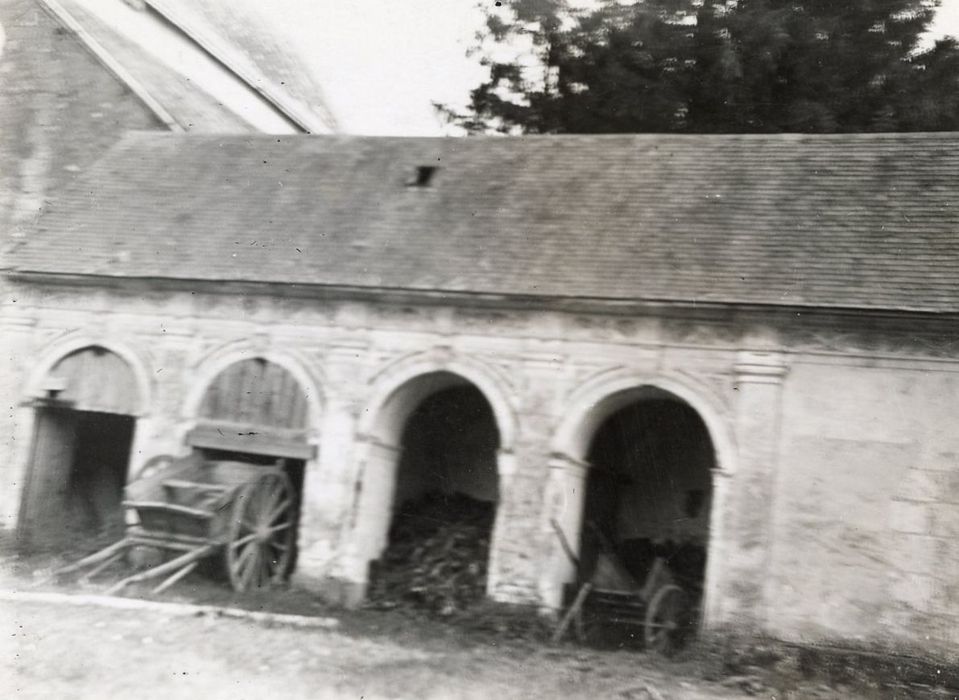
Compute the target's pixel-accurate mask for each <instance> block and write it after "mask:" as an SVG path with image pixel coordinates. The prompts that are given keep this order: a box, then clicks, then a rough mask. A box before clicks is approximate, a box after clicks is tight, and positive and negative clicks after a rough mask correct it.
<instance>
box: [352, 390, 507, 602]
mask: <svg viewBox="0 0 959 700" xmlns="http://www.w3.org/2000/svg"><path fill="white" fill-rule="evenodd" d="M378 427H379V434H378V436H377V439H378V440H379V442H380V443H381V444H382V445H385V446H389V449H387V450H381V451H380V455H381V459H384V460H385V462H386V463H385V464H383V465H382V466H383V469H381V470H380V475H381V476H380V479H381V480H382V481H384V482H386V484H379V485H377V484H369V483H366V480H365V481H364V484H363V488H364V489H367V488H385V491H386V493H384V497H383V498H382V499H381V508H382V510H383V511H385V512H380V513H372V512H368V513H367V514H366V515H365V516H363V515H362V514H361V517H369V518H372V519H375V520H378V521H379V526H378V527H377V526H374V528H373V531H374V532H375V531H376V530H379V531H380V533H381V534H380V535H379V537H378V538H377V539H379V541H380V543H379V544H380V546H379V547H374V548H373V551H372V554H373V557H372V558H374V559H375V561H374V562H373V564H372V566H371V586H370V589H369V597H370V598H371V599H373V600H379V601H384V602H387V603H395V602H399V601H400V600H407V601H410V602H412V603H414V604H419V605H422V606H424V607H428V608H430V609H433V610H437V611H441V612H447V613H449V612H453V611H455V610H458V609H462V608H465V607H467V606H468V605H469V604H471V603H473V602H475V601H476V600H478V599H480V598H482V597H483V596H484V595H485V592H486V585H487V563H488V558H489V550H490V540H491V537H492V531H493V524H494V518H495V515H496V503H497V502H498V500H499V486H498V469H497V458H498V452H499V447H500V434H499V429H498V427H497V423H496V418H495V416H494V413H493V409H492V407H491V405H490V403H489V401H488V400H487V399H486V397H485V396H484V395H483V393H482V392H481V391H480V390H479V389H478V388H477V387H476V386H475V385H473V384H471V383H470V382H468V381H466V380H465V379H463V378H462V377H460V376H458V375H455V374H453V373H450V372H434V373H430V374H427V375H424V376H420V377H418V378H416V379H413V380H410V381H409V382H407V383H406V384H405V385H403V386H402V387H401V388H400V389H398V390H397V391H396V392H394V394H393V395H392V396H391V397H390V398H389V399H388V400H387V402H386V404H385V405H384V407H383V420H382V421H381V422H380V424H379V426H378ZM374 536H375V535H374ZM377 549H378V550H379V551H376V550H377Z"/></svg>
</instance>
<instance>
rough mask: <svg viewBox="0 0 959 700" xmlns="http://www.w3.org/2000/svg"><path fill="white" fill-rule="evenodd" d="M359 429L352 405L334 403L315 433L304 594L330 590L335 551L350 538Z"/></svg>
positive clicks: (301, 535) (300, 571)
mask: <svg viewBox="0 0 959 700" xmlns="http://www.w3.org/2000/svg"><path fill="white" fill-rule="evenodd" d="M355 424H356V419H355V416H354V414H353V410H352V406H351V404H350V403H349V402H347V401H344V400H342V399H340V398H332V399H330V400H328V401H327V402H326V404H325V406H324V411H323V416H322V419H321V421H320V425H317V426H311V429H310V442H311V443H312V444H314V445H315V447H316V450H317V452H316V457H314V458H313V459H311V460H309V461H307V463H306V465H305V473H304V477H303V492H302V494H301V495H300V498H301V503H300V522H299V528H298V532H297V535H298V539H297V546H298V557H297V565H296V572H295V573H294V581H295V582H296V584H297V585H298V586H300V587H302V588H307V589H311V590H319V589H320V588H321V587H322V586H323V585H324V584H325V582H326V579H327V578H328V577H329V576H330V575H331V568H332V566H333V564H334V557H335V554H336V551H337V549H338V548H339V547H341V546H342V544H343V542H344V541H345V538H347V537H348V535H349V527H348V524H349V516H350V510H351V508H352V507H353V501H354V479H355V472H354V469H353V463H354V454H355V445H354V434H355Z"/></svg>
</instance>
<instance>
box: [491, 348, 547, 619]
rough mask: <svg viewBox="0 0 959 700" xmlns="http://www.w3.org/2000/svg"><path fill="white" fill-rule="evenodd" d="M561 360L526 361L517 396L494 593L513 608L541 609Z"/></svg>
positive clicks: (531, 356)
mask: <svg viewBox="0 0 959 700" xmlns="http://www.w3.org/2000/svg"><path fill="white" fill-rule="evenodd" d="M562 367H563V364H562V357H561V356H559V355H558V354H556V353H550V352H547V351H545V350H544V351H543V352H540V353H527V354H526V355H524V356H523V365H522V370H521V371H519V368H516V369H514V372H513V377H514V379H515V380H517V382H518V383H521V386H522V389H521V394H520V395H519V396H517V397H516V401H515V405H516V412H517V415H518V417H519V426H518V431H517V437H516V440H515V442H514V444H512V445H511V446H509V447H511V453H510V455H509V456H510V459H509V461H508V464H509V465H511V466H510V467H509V468H508V470H507V471H508V473H507V474H506V475H505V479H504V478H503V468H502V465H501V482H500V501H499V505H498V508H497V522H496V538H495V541H494V546H495V553H494V555H493V556H492V557H491V561H490V565H491V568H490V581H489V589H488V590H489V592H490V595H491V596H492V597H493V598H494V599H495V600H499V601H503V602H508V603H520V604H536V605H538V604H540V602H541V601H540V592H539V585H540V579H541V578H542V573H543V572H542V566H543V543H544V542H545V541H546V540H545V536H544V533H543V529H542V515H543V497H544V490H545V488H546V482H547V480H548V473H549V458H550V457H549V451H550V439H551V437H552V434H553V430H554V423H555V413H556V408H555V407H556V402H557V387H558V382H557V375H558V373H559V372H560V371H561V370H562ZM504 447H505V446H504Z"/></svg>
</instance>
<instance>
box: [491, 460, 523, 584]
mask: <svg viewBox="0 0 959 700" xmlns="http://www.w3.org/2000/svg"><path fill="white" fill-rule="evenodd" d="M516 466H517V462H516V455H514V454H513V453H512V452H508V451H505V450H499V451H498V452H497V453H496V472H497V478H498V486H499V500H498V502H497V504H496V522H494V523H493V532H492V533H491V536H490V551H489V561H488V562H487V566H486V571H487V574H486V595H488V596H490V597H491V598H497V591H498V590H500V589H501V588H502V587H503V586H504V585H507V586H508V585H509V581H508V580H506V577H505V576H504V574H503V566H502V560H503V551H504V550H503V546H504V545H505V544H506V542H508V540H509V518H508V516H507V514H506V509H505V508H504V507H503V500H504V495H505V494H508V493H511V492H512V490H513V484H514V482H515V480H516Z"/></svg>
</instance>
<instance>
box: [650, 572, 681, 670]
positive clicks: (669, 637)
mask: <svg viewBox="0 0 959 700" xmlns="http://www.w3.org/2000/svg"><path fill="white" fill-rule="evenodd" d="M685 608H686V594H685V593H683V590H682V589H681V588H680V587H679V586H675V585H672V584H671V585H668V586H663V587H662V588H660V589H659V590H658V591H656V593H655V595H653V599H652V600H651V601H650V603H649V607H648V608H647V610H646V625H645V629H644V636H645V641H646V647H647V648H648V649H651V650H653V651H656V652H659V653H661V654H669V653H671V652H673V651H675V648H676V646H677V645H678V643H679V641H680V637H681V635H682V632H683V625H682V621H683V614H684V611H685Z"/></svg>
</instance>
